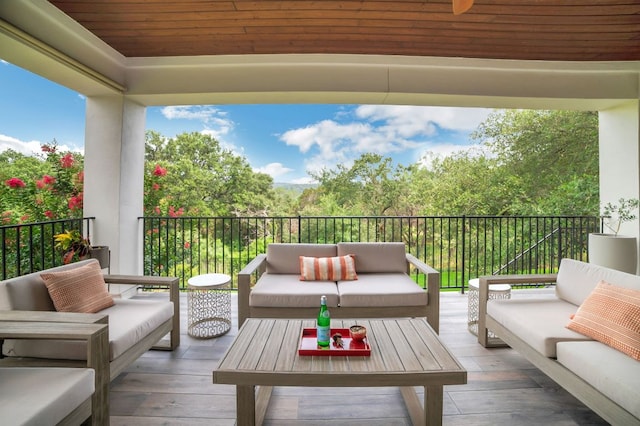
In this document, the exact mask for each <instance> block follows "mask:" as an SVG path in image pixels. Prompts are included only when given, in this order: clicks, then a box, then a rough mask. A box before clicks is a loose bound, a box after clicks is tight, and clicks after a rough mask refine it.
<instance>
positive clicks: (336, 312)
mask: <svg viewBox="0 0 640 426" xmlns="http://www.w3.org/2000/svg"><path fill="white" fill-rule="evenodd" d="M406 261H407V273H410V272H411V269H412V268H415V269H417V270H418V271H419V272H421V273H423V274H425V276H426V277H427V279H426V283H427V292H428V294H429V301H428V303H427V305H426V306H393V307H370V308H369V307H363V308H359V307H339V308H337V309H333V310H332V311H331V316H332V317H333V318H394V317H425V318H426V319H427V322H428V323H429V325H430V326H431V328H433V330H434V331H435V332H436V333H438V330H439V328H440V273H439V272H438V271H437V270H435V269H433V268H432V267H431V266H429V265H427V264H426V263H424V262H422V261H421V260H419V259H418V258H416V257H415V256H413V255H411V254H409V253H407V254H406ZM266 267H267V255H266V254H259V255H257V256H256V257H255V258H254V259H253V260H252V261H251V262H249V263H248V264H247V265H246V266H245V267H244V268H243V269H242V270H241V271H240V272H239V273H238V324H239V325H238V326H242V324H244V321H245V320H246V319H247V318H313V317H315V315H316V314H317V308H299V307H291V308H283V307H277V308H269V307H257V306H251V305H250V304H249V297H250V295H251V286H252V283H255V282H257V281H258V279H259V278H260V276H261V275H262V274H263V273H264V272H265V270H266Z"/></svg>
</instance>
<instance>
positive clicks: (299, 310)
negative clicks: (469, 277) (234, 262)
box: [238, 242, 440, 332]
mask: <svg viewBox="0 0 640 426" xmlns="http://www.w3.org/2000/svg"><path fill="white" fill-rule="evenodd" d="M345 255H354V256H355V269H356V272H357V276H358V278H357V280H354V281H301V280H300V259H299V258H300V256H308V257H334V256H345ZM411 268H415V269H416V270H417V271H418V272H419V273H420V274H424V276H425V281H426V290H425V289H423V288H422V287H420V286H419V285H417V284H416V282H415V281H413V280H412V279H411V277H410V276H409V275H408V272H409V271H410V269H411ZM253 280H256V281H253ZM253 282H255V285H252V284H253ZM322 295H325V296H327V305H328V307H329V309H330V310H331V315H332V317H334V318H355V319H357V318H382V317H387V318H389V317H423V318H426V319H427V321H428V322H429V324H430V325H431V327H432V328H433V329H434V330H435V331H436V332H438V329H439V320H440V318H439V317H440V274H439V272H438V271H436V270H435V269H433V268H432V267H430V266H429V265H427V264H425V263H424V262H422V261H420V260H418V259H417V258H416V257H414V256H413V255H411V254H409V253H407V252H406V246H405V244H404V243H396V242H389V243H338V244H297V243H291V244H288V243H274V244H269V245H268V246H267V253H266V254H261V255H258V256H257V257H256V258H255V259H254V260H252V261H251V262H250V263H249V264H248V265H247V266H246V267H245V268H244V269H243V270H242V271H240V273H239V274H238V315H239V323H240V325H242V324H243V323H244V321H245V319H247V318H313V317H315V315H317V310H318V307H319V305H320V296H322Z"/></svg>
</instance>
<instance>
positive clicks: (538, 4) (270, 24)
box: [51, 0, 640, 61]
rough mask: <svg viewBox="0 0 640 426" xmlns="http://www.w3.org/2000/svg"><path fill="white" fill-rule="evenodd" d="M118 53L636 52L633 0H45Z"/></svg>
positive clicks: (639, 8) (566, 57)
mask: <svg viewBox="0 0 640 426" xmlns="http://www.w3.org/2000/svg"><path fill="white" fill-rule="evenodd" d="M51 3H52V4H53V5H55V6H56V7H58V8H59V9H61V10H62V11H63V12H65V13H66V14H67V15H69V16H70V17H71V18H73V19H74V20H76V21H77V22H79V23H80V24H81V25H82V26H84V27H85V28H87V29H88V30H89V31H91V32H92V33H94V34H95V35H96V36H98V37H99V38H101V39H102V40H104V41H105V42H106V43H107V44H109V45H110V46H112V47H113V48H114V49H115V50H117V51H119V52H120V53H122V54H123V55H124V56H126V57H154V56H194V55H245V54H281V53H329V54H370V55H410V56H436V57H438V56H440V57H466V58H491V59H520V60H526V59H531V60H563V61H637V60H640V1H639V0H599V1H594V0H475V4H474V6H473V7H472V8H471V10H470V11H468V12H467V13H465V14H463V15H459V16H455V15H453V13H452V7H451V0H404V1H401V0H386V1H385V0H361V1H349V0H319V1H303V0H291V1H271V0H262V1H260V0H258V1H244V0H240V1H224V0H51Z"/></svg>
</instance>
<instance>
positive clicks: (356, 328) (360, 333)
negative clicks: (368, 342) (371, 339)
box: [349, 325, 367, 341]
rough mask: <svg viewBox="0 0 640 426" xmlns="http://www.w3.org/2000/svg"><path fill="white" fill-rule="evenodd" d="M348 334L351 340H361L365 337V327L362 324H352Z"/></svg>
mask: <svg viewBox="0 0 640 426" xmlns="http://www.w3.org/2000/svg"><path fill="white" fill-rule="evenodd" d="M349 335H350V336H351V338H352V339H353V340H356V341H361V340H364V338H365V337H367V329H366V327H364V326H362V325H352V326H351V327H349Z"/></svg>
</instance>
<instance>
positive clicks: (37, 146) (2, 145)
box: [0, 134, 84, 156]
mask: <svg viewBox="0 0 640 426" xmlns="http://www.w3.org/2000/svg"><path fill="white" fill-rule="evenodd" d="M47 143H49V142H47ZM8 149H12V150H14V151H16V152H19V153H21V154H23V155H29V156H35V155H36V154H41V153H42V142H40V141H28V142H25V141H21V140H20V139H16V138H14V137H11V136H7V135H2V134H0V152H3V151H6V150H8ZM58 151H64V152H66V151H70V152H79V153H81V154H84V148H71V147H69V146H68V145H58Z"/></svg>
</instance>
